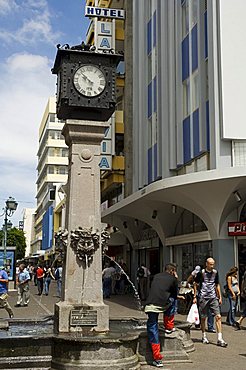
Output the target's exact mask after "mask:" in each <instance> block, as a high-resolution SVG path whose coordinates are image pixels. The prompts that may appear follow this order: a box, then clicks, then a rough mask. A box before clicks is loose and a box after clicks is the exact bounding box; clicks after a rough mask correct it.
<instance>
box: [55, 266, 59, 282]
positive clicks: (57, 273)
mask: <svg viewBox="0 0 246 370" xmlns="http://www.w3.org/2000/svg"><path fill="white" fill-rule="evenodd" d="M55 279H56V280H59V279H60V269H59V267H58V268H57V269H56V272H55Z"/></svg>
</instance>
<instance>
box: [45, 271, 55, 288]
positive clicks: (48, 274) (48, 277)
mask: <svg viewBox="0 0 246 370" xmlns="http://www.w3.org/2000/svg"><path fill="white" fill-rule="evenodd" d="M52 279H53V280H55V277H54V275H53V273H52V269H51V266H49V265H47V266H46V269H45V277H44V294H45V295H48V294H49V289H50V283H51V280H52Z"/></svg>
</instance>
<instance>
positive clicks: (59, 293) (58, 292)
mask: <svg viewBox="0 0 246 370" xmlns="http://www.w3.org/2000/svg"><path fill="white" fill-rule="evenodd" d="M61 288H62V281H61V279H58V280H57V295H58V297H61Z"/></svg>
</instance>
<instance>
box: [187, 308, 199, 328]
mask: <svg viewBox="0 0 246 370" xmlns="http://www.w3.org/2000/svg"><path fill="white" fill-rule="evenodd" d="M186 321H188V322H190V323H191V324H195V325H199V324H200V318H199V313H198V308H197V304H196V303H193V304H192V306H191V308H190V311H189V313H188V316H187V320H186Z"/></svg>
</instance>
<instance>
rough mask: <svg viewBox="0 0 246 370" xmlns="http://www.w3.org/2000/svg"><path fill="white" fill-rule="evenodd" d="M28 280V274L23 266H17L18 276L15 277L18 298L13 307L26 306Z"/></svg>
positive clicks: (28, 294)
mask: <svg viewBox="0 0 246 370" xmlns="http://www.w3.org/2000/svg"><path fill="white" fill-rule="evenodd" d="M29 280H30V275H29V272H28V271H27V270H26V269H25V265H24V264H23V263H21V264H20V266H19V274H18V277H17V287H18V289H17V290H18V298H17V303H16V305H15V307H21V306H22V307H27V306H28V303H29V299H30V292H29Z"/></svg>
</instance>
